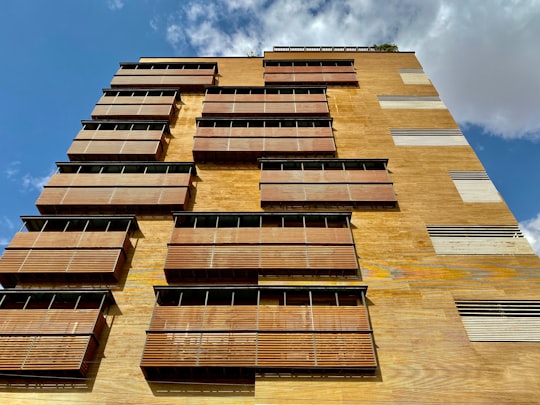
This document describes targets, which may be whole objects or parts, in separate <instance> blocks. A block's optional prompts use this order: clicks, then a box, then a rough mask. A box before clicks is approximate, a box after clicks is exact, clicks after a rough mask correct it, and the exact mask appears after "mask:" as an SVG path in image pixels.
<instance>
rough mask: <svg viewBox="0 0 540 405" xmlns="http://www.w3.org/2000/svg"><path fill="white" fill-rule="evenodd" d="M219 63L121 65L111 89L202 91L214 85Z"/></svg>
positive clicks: (128, 63)
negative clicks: (140, 88)
mask: <svg viewBox="0 0 540 405" xmlns="http://www.w3.org/2000/svg"><path fill="white" fill-rule="evenodd" d="M215 73H217V63H215V62H214V63H204V64H200V63H167V64H165V63H136V62H135V63H130V62H127V63H121V64H120V69H119V70H118V71H117V72H116V74H115V76H114V78H113V80H112V82H111V87H138V86H140V87H150V88H160V87H181V88H182V90H191V91H202V90H203V89H204V87H205V86H209V85H213V84H214V75H215Z"/></svg>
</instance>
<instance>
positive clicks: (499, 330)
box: [456, 300, 540, 342]
mask: <svg viewBox="0 0 540 405" xmlns="http://www.w3.org/2000/svg"><path fill="white" fill-rule="evenodd" d="M456 306H457V309H458V312H459V314H460V315H461V321H462V322H463V325H464V327H465V330H466V331H467V335H468V336H469V340H470V341H471V342H540V301H527V300H521V301H520V300H493V301H491V300H485V301H483V300H471V301H461V300H459V301H456Z"/></svg>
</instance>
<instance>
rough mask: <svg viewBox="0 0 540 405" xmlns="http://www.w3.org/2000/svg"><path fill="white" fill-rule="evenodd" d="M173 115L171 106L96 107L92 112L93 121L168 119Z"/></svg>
mask: <svg viewBox="0 0 540 405" xmlns="http://www.w3.org/2000/svg"><path fill="white" fill-rule="evenodd" d="M173 113H174V106H172V105H97V106H96V107H95V108H94V110H93V111H92V118H93V119H102V118H109V119H110V118H118V119H122V118H127V119H129V118H131V119H136V118H139V119H166V120H168V119H170V118H172V116H173Z"/></svg>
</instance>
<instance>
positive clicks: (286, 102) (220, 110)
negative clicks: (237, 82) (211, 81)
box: [202, 87, 329, 116]
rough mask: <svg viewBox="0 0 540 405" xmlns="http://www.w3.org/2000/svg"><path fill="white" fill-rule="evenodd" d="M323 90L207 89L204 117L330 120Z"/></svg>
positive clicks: (276, 88) (277, 88) (203, 110)
mask: <svg viewBox="0 0 540 405" xmlns="http://www.w3.org/2000/svg"><path fill="white" fill-rule="evenodd" d="M328 114H329V109H328V102H327V100H326V92H325V90H324V88H315V87H314V88H303V89H299V88H279V87H275V88H265V87H256V88H234V87H231V88H228V87H211V88H209V89H207V91H206V95H205V98H204V102H203V109H202V115H203V116H232V115H236V116H252V115H255V116H290V115H301V116H328Z"/></svg>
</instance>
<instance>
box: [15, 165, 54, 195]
mask: <svg viewBox="0 0 540 405" xmlns="http://www.w3.org/2000/svg"><path fill="white" fill-rule="evenodd" d="M55 171H56V170H54V171H52V172H51V173H49V174H48V175H46V176H32V175H30V174H28V173H27V174H25V175H24V176H22V177H21V185H22V188H23V190H38V191H41V190H42V189H43V187H44V186H45V184H47V183H48V182H49V179H50V178H51V176H52V175H53V174H54V172H55Z"/></svg>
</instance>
